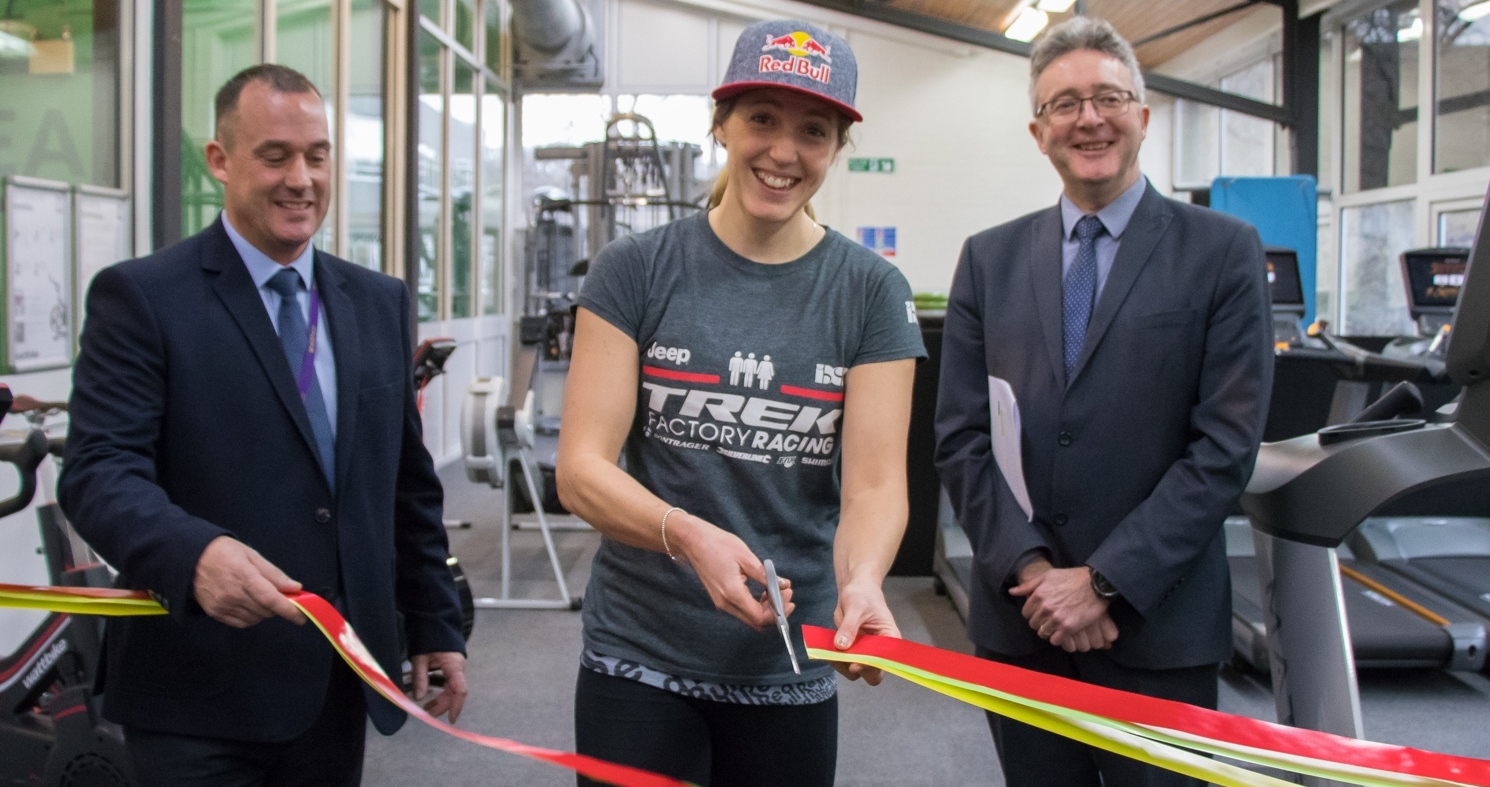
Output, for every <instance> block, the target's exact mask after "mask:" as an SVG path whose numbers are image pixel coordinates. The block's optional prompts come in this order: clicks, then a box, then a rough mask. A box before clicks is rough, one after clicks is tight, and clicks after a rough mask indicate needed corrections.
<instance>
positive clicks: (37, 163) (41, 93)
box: [0, 0, 120, 187]
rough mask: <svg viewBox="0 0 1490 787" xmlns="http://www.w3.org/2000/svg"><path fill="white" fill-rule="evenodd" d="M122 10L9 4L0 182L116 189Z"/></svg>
mask: <svg viewBox="0 0 1490 787" xmlns="http://www.w3.org/2000/svg"><path fill="white" fill-rule="evenodd" d="M119 126H120V122H119V3H118V2H110V1H109V0H95V1H94V2H88V1H87V0H70V1H69V2H64V1H63V0H42V1H41V2H29V3H21V4H19V5H17V4H15V3H12V4H11V7H10V9H9V10H8V11H7V12H6V13H5V14H4V18H3V19H0V176H5V175H27V176H30V177H36V178H48V179H51V180H61V181H66V182H68V183H80V184H82V183H86V184H92V185H96V186H109V187H117V186H118V185H119Z"/></svg>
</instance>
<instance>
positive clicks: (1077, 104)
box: [1035, 90, 1138, 123]
mask: <svg viewBox="0 0 1490 787" xmlns="http://www.w3.org/2000/svg"><path fill="white" fill-rule="evenodd" d="M1137 100H1138V99H1137V98H1135V97H1134V96H1133V94H1132V93H1130V92H1128V91H1126V90H1109V91H1107V92H1105V93H1098V94H1097V95H1095V96H1087V97H1086V98H1077V97H1076V96H1061V97H1060V98H1057V99H1055V100H1053V101H1047V102H1045V103H1044V104H1041V105H1040V106H1039V107H1038V108H1036V109H1035V117H1043V118H1048V119H1049V120H1050V121H1051V122H1058V123H1069V122H1071V121H1073V120H1075V119H1076V116H1077V115H1080V114H1081V105H1082V104H1083V103H1085V102H1087V101H1090V102H1092V108H1093V109H1095V110H1096V111H1097V114H1098V115H1101V116H1102V117H1105V118H1110V117H1112V116H1114V115H1119V114H1122V112H1123V110H1125V109H1127V108H1128V104H1129V102H1132V101H1137Z"/></svg>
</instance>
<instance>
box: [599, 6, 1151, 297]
mask: <svg viewBox="0 0 1490 787" xmlns="http://www.w3.org/2000/svg"><path fill="white" fill-rule="evenodd" d="M609 9H610V12H611V17H610V19H611V20H612V22H613V24H612V25H611V26H610V28H611V29H610V31H609V33H608V35H609V40H608V42H607V43H608V51H607V58H608V60H609V62H608V63H607V70H606V79H607V84H606V86H605V91H606V92H608V93H649V92H662V91H663V89H667V90H669V91H671V92H697V93H707V92H708V91H709V90H710V89H712V88H713V87H714V86H715V85H717V84H718V83H719V81H720V80H721V78H722V75H723V70H724V64H725V63H727V62H728V59H729V56H730V52H731V50H732V48H733V46H734V41H735V38H736V36H737V35H738V34H739V31H740V30H741V28H743V27H744V25H745V24H748V23H749V22H751V21H755V20H758V19H772V18H789V19H803V20H805V21H809V22H813V23H815V24H819V25H822V26H825V27H828V28H829V29H831V30H833V31H834V32H836V33H838V34H840V35H842V36H844V37H845V38H846V39H847V40H848V42H849V45H850V46H852V47H853V49H854V53H855V56H856V58H857V60H858V63H859V94H858V99H857V101H856V104H857V107H858V109H859V110H860V112H862V113H863V115H864V122H863V123H862V124H859V125H857V126H856V127H855V128H854V130H853V138H854V145H853V146H852V147H849V148H847V149H845V150H844V152H843V154H842V155H841V156H840V160H839V162H838V165H837V168H836V171H835V172H834V173H833V174H832V175H831V176H830V177H829V178H828V180H827V182H826V183H825V184H824V186H823V188H822V190H821V191H819V192H818V196H817V197H816V198H815V199H814V200H813V207H814V209H815V210H816V212H817V215H818V219H819V220H820V221H822V222H824V223H825V224H827V225H829V226H831V227H833V228H834V229H837V230H838V231H840V232H842V233H844V234H845V235H848V236H849V237H855V232H856V228H858V227H861V226H871V227H887V226H888V227H895V228H896V231H897V245H898V249H897V256H896V258H895V264H896V265H898V266H899V267H900V268H901V270H903V271H904V272H905V275H906V278H907V279H909V281H910V283H911V287H912V288H913V289H915V290H916V291H930V292H946V290H947V288H948V286H949V285H950V283H951V277H952V271H953V268H954V267H955V265H956V263H957V255H958V252H959V250H960V249H961V247H962V243H963V241H964V240H965V239H966V238H967V236H968V235H971V234H973V233H975V232H978V231H980V230H982V229H985V228H987V227H991V226H993V225H995V224H999V223H1002V222H1005V221H1008V220H1010V219H1014V218H1017V217H1019V216H1022V215H1024V214H1026V213H1029V212H1031V211H1034V210H1039V209H1041V208H1044V207H1047V206H1050V205H1053V204H1055V201H1056V199H1057V198H1058V197H1059V196H1060V188H1061V187H1060V179H1059V178H1058V177H1057V176H1056V173H1055V171H1054V170H1053V169H1052V168H1051V167H1050V164H1049V162H1048V161H1047V160H1046V159H1045V157H1044V156H1042V155H1041V154H1040V151H1039V149H1038V148H1037V147H1036V146H1035V142H1034V140H1033V139H1032V138H1031V137H1030V134H1029V130H1028V124H1029V120H1030V109H1029V99H1028V88H1027V85H1028V80H1029V61H1028V60H1026V59H1025V58H1022V57H1018V56H1016V55H1010V54H1006V53H1003V52H996V51H993V50H989V49H983V48H980V47H973V46H969V45H967V44H962V43H958V42H954V41H950V40H948V39H944V38H939V37H936V36H932V35H928V34H924V33H919V32H915V31H911V30H906V29H903V28H899V27H895V26H892V25H887V24H883V23H880V22H875V21H873V20H868V19H862V18H859V17H855V16H850V15H848V14H842V13H837V12H834V11H829V10H826V9H823V8H819V7H816V6H809V5H805V4H801V3H796V2H792V1H791V0H765V1H764V2H733V1H732V0H677V1H676V2H671V1H670V0H612V2H611V4H610V6H609ZM658 30H662V31H666V32H667V35H668V36H669V37H670V40H672V39H673V38H676V36H679V35H684V34H686V35H687V36H691V37H692V39H691V42H690V43H689V45H688V46H685V47H679V48H676V49H675V48H672V47H669V48H668V49H667V51H666V53H665V55H664V54H662V53H659V51H658V49H657V46H656V40H657V39H656V37H655V33H656V31H658ZM659 61H661V62H663V63H665V66H662V65H659ZM1150 105H1151V106H1152V109H1153V115H1152V118H1151V120H1150V123H1149V138H1148V140H1147V142H1145V144H1144V147H1143V151H1142V154H1141V165H1142V167H1143V169H1144V171H1145V172H1146V173H1148V174H1149V175H1150V178H1151V179H1152V180H1153V182H1154V185H1155V186H1157V187H1158V188H1159V189H1160V190H1162V191H1165V192H1166V193H1167V192H1168V190H1169V188H1170V176H1169V172H1170V160H1171V158H1172V154H1171V152H1170V149H1169V147H1170V138H1171V136H1172V131H1171V126H1172V121H1171V120H1170V117H1171V114H1172V106H1173V104H1172V102H1171V101H1169V100H1168V99H1167V98H1165V97H1163V96H1157V95H1153V96H1150ZM850 157H869V158H893V159H894V160H895V172H894V174H879V173H858V172H856V173H850V172H849V171H848V163H847V159H848V158H850Z"/></svg>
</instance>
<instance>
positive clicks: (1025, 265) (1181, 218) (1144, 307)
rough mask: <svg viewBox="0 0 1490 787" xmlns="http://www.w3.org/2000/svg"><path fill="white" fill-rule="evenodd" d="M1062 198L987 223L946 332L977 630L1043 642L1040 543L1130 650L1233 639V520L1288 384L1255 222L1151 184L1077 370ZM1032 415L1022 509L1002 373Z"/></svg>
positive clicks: (950, 427)
mask: <svg viewBox="0 0 1490 787" xmlns="http://www.w3.org/2000/svg"><path fill="white" fill-rule="evenodd" d="M1060 243H1061V214H1060V208H1059V206H1056V207H1052V208H1049V209H1047V210H1043V211H1040V212H1037V213H1032V214H1030V215H1028V216H1024V217H1022V218H1019V219H1016V220H1014V221H1011V222H1009V223H1007V224H1004V225H1001V226H998V227H994V228H993V229H990V230H986V231H984V232H981V233H979V234H977V235H974V236H972V237H971V238H969V239H968V240H967V243H966V244H965V245H964V246H963V250H962V257H961V260H960V261H959V263H958V266H957V273H956V275H955V278H954V281H953V284H952V292H951V297H950V302H949V304H948V307H947V318H946V326H945V329H944V333H943V339H942V342H943V343H942V368H941V388H940V396H939V399H938V403H937V417H936V433H937V469H938V471H939V472H940V474H941V478H942V483H943V484H944V485H945V486H946V488H947V491H948V493H949V495H950V496H951V499H952V504H953V507H954V509H955V510H956V512H957V515H958V518H959V520H960V521H961V523H962V526H963V528H964V529H965V530H966V531H967V534H968V537H969V539H971V541H972V543H973V547H974V550H975V554H976V557H975V561H974V578H973V581H972V587H971V589H970V590H971V592H970V594H969V595H970V599H969V602H970V607H971V609H970V614H969V620H968V632H969V635H970V636H971V638H972V640H973V641H974V642H975V643H977V644H978V645H980V646H983V647H985V648H988V649H990V650H992V651H994V652H998V653H1004V654H1008V655H1024V654H1028V653H1031V652H1033V651H1035V650H1036V649H1038V648H1040V647H1044V646H1045V645H1044V644H1043V643H1042V642H1041V640H1040V639H1039V638H1038V637H1037V636H1036V635H1035V633H1034V632H1033V631H1031V630H1030V628H1029V626H1028V624H1027V623H1026V622H1025V620H1024V618H1023V616H1022V615H1021V614H1020V607H1021V606H1022V603H1023V601H1022V600H1021V599H1017V598H1014V597H1012V596H1010V595H1008V593H1007V589H1008V586H1009V584H1008V583H1009V580H1010V579H1011V577H1012V575H1013V572H1014V569H1015V562H1016V561H1017V559H1018V558H1019V556H1020V555H1021V554H1023V553H1024V552H1025V551H1026V550H1029V549H1032V548H1036V547H1043V548H1045V549H1047V550H1049V552H1050V554H1051V556H1052V558H1053V562H1054V563H1055V565H1056V566H1057V567H1071V566H1081V565H1089V566H1091V567H1092V568H1094V569H1096V570H1097V571H1100V572H1101V573H1102V574H1103V576H1105V577H1107V578H1108V579H1109V580H1110V581H1111V582H1112V584H1113V585H1115V586H1116V587H1117V589H1118V591H1119V592H1120V593H1121V594H1122V598H1121V600H1120V601H1118V602H1116V603H1114V604H1113V605H1112V607H1111V608H1110V614H1111V615H1112V617H1113V619H1114V621H1115V622H1116V623H1117V625H1118V629H1119V632H1120V633H1119V637H1118V640H1117V642H1116V643H1115V644H1114V647H1113V650H1112V652H1111V655H1112V657H1113V659H1114V660H1116V661H1117V662H1118V663H1120V664H1124V665H1127V666H1134V667H1147V668H1176V667H1185V666H1195V665H1200V664H1206V663H1214V662H1218V661H1221V660H1223V659H1224V658H1226V657H1227V655H1228V654H1229V653H1230V650H1231V620H1230V618H1231V614H1230V613H1231V582H1230V576H1229V573H1228V571H1227V564H1226V550H1225V543H1224V539H1223V537H1222V531H1221V523H1222V520H1223V519H1225V517H1226V515H1227V513H1228V512H1229V511H1230V510H1231V508H1232V506H1233V505H1234V503H1235V501H1236V499H1237V496H1238V495H1240V494H1241V491H1242V488H1243V487H1244V486H1245V485H1246V482H1247V479H1248V477H1249V476H1250V474H1251V472H1252V464H1253V461H1254V459H1255V456H1256V451H1257V445H1258V441H1259V440H1260V439H1261V435H1262V427H1263V422H1264V420H1265V418H1266V410H1267V402H1268V396H1269V393H1270V391H1271V389H1272V369H1273V360H1272V354H1273V353H1272V347H1271V328H1270V321H1269V303H1268V286H1267V266H1266V262H1265V259H1264V256H1263V250H1262V245H1261V243H1260V242H1259V240H1258V236H1257V232H1256V230H1254V229H1253V228H1252V227H1251V226H1250V225H1248V224H1245V223H1243V222H1241V221H1239V220H1237V219H1235V218H1232V217H1229V216H1225V215H1223V214H1220V213H1215V212H1213V211H1210V210H1207V209H1205V208H1199V207H1195V206H1192V205H1189V204H1185V203H1180V202H1175V201H1173V200H1169V199H1166V198H1164V197H1163V196H1161V195H1160V194H1159V193H1158V192H1157V191H1155V190H1154V188H1153V187H1152V186H1149V187H1148V188H1147V189H1146V191H1145V193H1144V195H1143V199H1142V200H1141V201H1140V202H1139V204H1138V208H1137V210H1136V211H1135V212H1134V214H1133V218H1132V220H1131V221H1130V223H1129V224H1128V228H1127V230H1126V231H1125V232H1124V234H1123V237H1122V239H1121V244H1120V245H1119V247H1118V253H1117V258H1116V260H1115V261H1114V263H1113V267H1112V272H1111V274H1109V277H1108V280H1107V283H1106V285H1105V286H1104V287H1103V290H1102V293H1101V296H1100V297H1099V299H1098V302H1097V304H1096V307H1095V309H1094V310H1093V312H1092V317H1091V322H1090V324H1089V325H1088V328H1087V334H1086V343H1085V347H1084V349H1083V351H1082V355H1081V358H1080V360H1079V361H1078V364H1077V368H1076V371H1075V373H1074V374H1073V375H1072V379H1070V380H1067V379H1066V375H1065V372H1064V366H1063V364H1062V359H1061V247H1060ZM989 375H993V376H996V377H1000V378H1003V379H1004V380H1007V381H1008V382H1009V384H1010V385H1011V386H1012V387H1013V389H1014V393H1015V396H1016V397H1017V398H1018V401H1019V408H1020V415H1021V417H1022V419H1023V427H1024V434H1023V460H1024V472H1025V477H1026V479H1027V485H1028V487H1029V492H1030V498H1031V501H1032V503H1033V505H1034V512H1035V513H1034V521H1033V522H1028V521H1026V520H1025V517H1024V513H1023V512H1022V511H1021V510H1020V509H1019V507H1018V505H1017V504H1016V503H1015V502H1014V498H1013V496H1012V495H1011V494H1010V492H1009V489H1008V487H1007V486H1006V485H1005V483H1004V481H1003V480H1002V478H1001V476H1000V474H999V472H998V468H997V467H996V466H995V463H994V459H993V456H992V452H991V441H990V437H989V416H988V376H989Z"/></svg>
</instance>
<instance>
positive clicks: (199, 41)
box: [181, 0, 259, 237]
mask: <svg viewBox="0 0 1490 787" xmlns="http://www.w3.org/2000/svg"><path fill="white" fill-rule="evenodd" d="M257 15H258V2H257V0H185V2H184V3H183V5H182V11H181V30H182V33H181V235H182V237H189V236H191V235H195V234H197V233H198V232H200V231H202V230H203V229H204V228H206V226H207V225H208V224H211V223H212V222H213V221H215V220H216V219H217V214H218V213H219V212H220V211H221V210H222V184H221V183H218V182H217V179H216V178H214V177H212V173H211V172H210V171H209V170H208V169H207V157H206V154H205V153H204V151H205V149H206V146H207V141H208V140H210V139H212V136H213V134H215V133H216V132H217V127H216V118H215V117H214V115H215V109H214V106H213V101H214V99H215V98H216V96H217V91H218V89H219V88H221V87H222V86H223V83H224V82H227V81H228V79H230V78H231V77H232V76H233V75H234V74H236V73H238V72H239V71H242V70H243V69H245V68H248V67H249V66H251V65H254V64H255V63H258V62H259V43H258V36H257V34H256V32H255V30H254V23H255V20H256V19H257V18H258V16H257Z"/></svg>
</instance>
